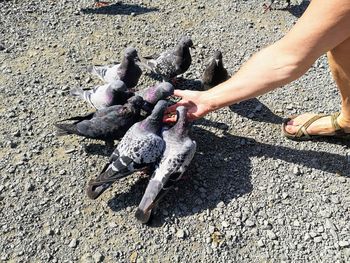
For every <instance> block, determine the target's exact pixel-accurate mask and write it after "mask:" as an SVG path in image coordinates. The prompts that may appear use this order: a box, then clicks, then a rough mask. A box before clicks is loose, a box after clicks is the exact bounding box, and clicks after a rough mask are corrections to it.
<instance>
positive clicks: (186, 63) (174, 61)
mask: <svg viewBox="0 0 350 263" xmlns="http://www.w3.org/2000/svg"><path fill="white" fill-rule="evenodd" d="M189 48H193V42H192V40H191V38H190V37H187V36H184V37H182V38H181V39H180V42H179V44H178V45H177V46H176V47H175V48H174V49H170V50H166V51H164V52H162V53H161V54H160V55H153V56H149V57H144V60H143V61H142V62H141V64H142V65H144V66H145V67H146V68H147V69H149V70H151V71H152V72H154V73H157V74H159V75H161V76H162V77H163V79H164V80H166V81H169V80H170V79H172V78H174V77H176V76H177V75H180V74H183V73H184V72H186V70H188V68H189V67H190V65H191V63H192V58H191V53H190V49H189Z"/></svg>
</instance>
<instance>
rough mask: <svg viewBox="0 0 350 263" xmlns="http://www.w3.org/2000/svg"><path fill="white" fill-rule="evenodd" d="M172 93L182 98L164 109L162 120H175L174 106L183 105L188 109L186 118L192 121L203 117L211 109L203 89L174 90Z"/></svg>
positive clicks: (168, 121)
mask: <svg viewBox="0 0 350 263" xmlns="http://www.w3.org/2000/svg"><path fill="white" fill-rule="evenodd" d="M174 95H175V96H178V97H181V98H182V99H181V100H180V101H179V102H177V103H176V104H174V105H171V106H170V107H168V109H167V110H166V112H165V113H166V114H165V116H164V119H163V121H164V122H167V123H171V122H176V114H175V115H174V114H173V113H175V112H176V108H177V107H179V106H185V107H186V108H187V109H188V112H187V119H188V120H189V121H194V120H196V119H199V118H201V117H203V116H204V115H206V114H208V113H209V112H210V111H211V106H210V105H209V103H208V102H207V100H206V99H205V96H204V92H203V91H193V90H175V91H174Z"/></svg>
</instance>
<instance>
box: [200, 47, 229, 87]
mask: <svg viewBox="0 0 350 263" xmlns="http://www.w3.org/2000/svg"><path fill="white" fill-rule="evenodd" d="M228 78H229V75H228V73H227V70H226V69H225V67H224V64H223V63H222V53H221V52H220V51H215V53H214V56H213V58H212V59H211V60H210V63H209V64H208V66H207V68H206V69H205V70H204V73H203V75H202V85H203V88H204V90H208V89H210V88H212V87H214V86H216V85H218V84H220V83H222V82H224V81H225V80H227V79H228Z"/></svg>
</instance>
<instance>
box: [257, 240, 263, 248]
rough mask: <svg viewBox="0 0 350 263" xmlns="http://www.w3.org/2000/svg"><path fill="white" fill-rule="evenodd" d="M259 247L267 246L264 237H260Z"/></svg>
mask: <svg viewBox="0 0 350 263" xmlns="http://www.w3.org/2000/svg"><path fill="white" fill-rule="evenodd" d="M257 245H258V247H265V242H264V240H263V239H259V240H258V242H257Z"/></svg>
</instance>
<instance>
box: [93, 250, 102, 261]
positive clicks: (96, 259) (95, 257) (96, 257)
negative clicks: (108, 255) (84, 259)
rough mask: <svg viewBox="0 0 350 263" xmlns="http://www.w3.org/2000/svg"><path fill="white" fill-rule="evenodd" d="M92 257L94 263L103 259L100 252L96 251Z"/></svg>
mask: <svg viewBox="0 0 350 263" xmlns="http://www.w3.org/2000/svg"><path fill="white" fill-rule="evenodd" d="M92 258H93V259H94V261H95V263H99V262H102V261H103V259H104V256H103V255H102V254H101V253H100V252H96V253H95V254H94V255H93V256H92Z"/></svg>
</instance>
